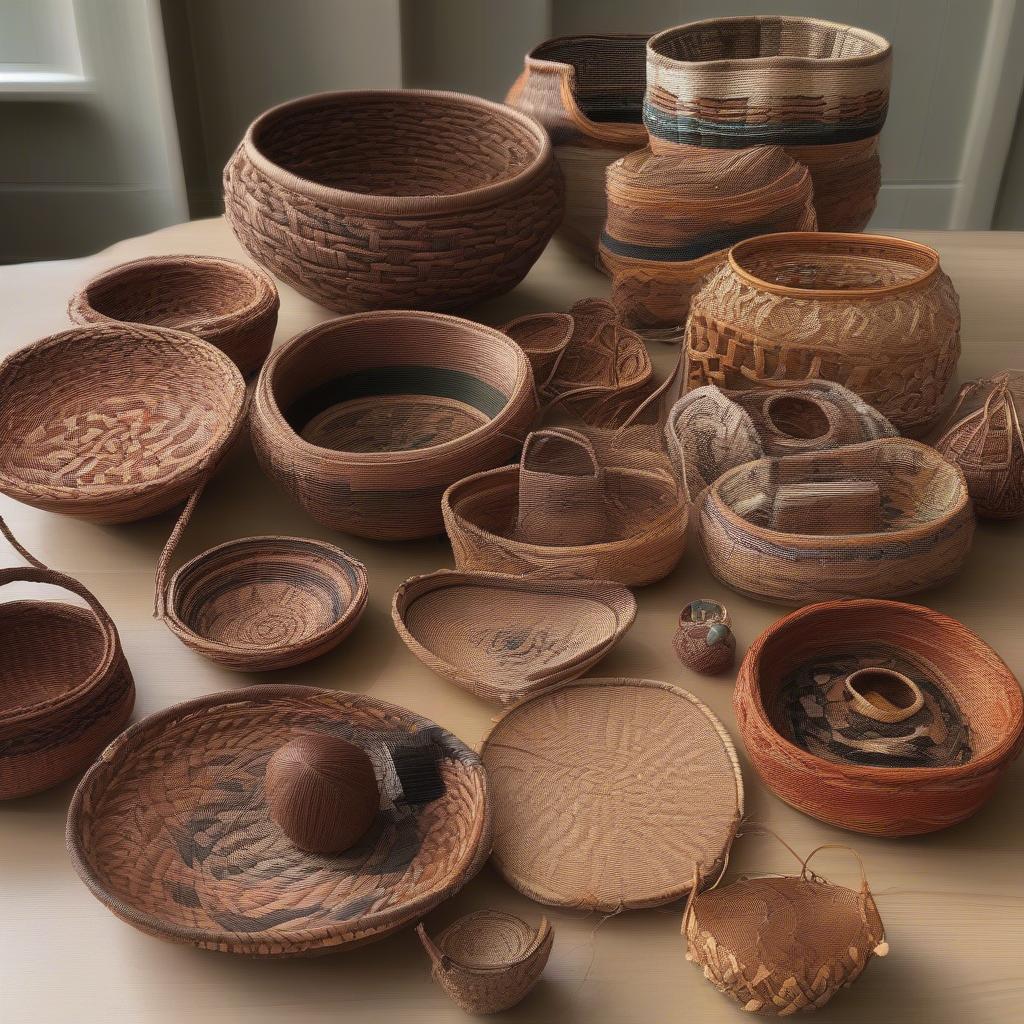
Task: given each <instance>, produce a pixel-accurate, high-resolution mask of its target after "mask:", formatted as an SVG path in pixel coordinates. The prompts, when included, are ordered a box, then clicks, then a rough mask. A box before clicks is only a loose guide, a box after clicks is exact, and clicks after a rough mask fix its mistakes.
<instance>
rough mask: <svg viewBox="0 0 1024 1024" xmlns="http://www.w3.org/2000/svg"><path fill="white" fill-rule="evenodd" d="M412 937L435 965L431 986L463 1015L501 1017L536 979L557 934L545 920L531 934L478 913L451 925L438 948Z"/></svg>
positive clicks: (493, 913) (518, 924)
mask: <svg viewBox="0 0 1024 1024" xmlns="http://www.w3.org/2000/svg"><path fill="white" fill-rule="evenodd" d="M416 933H417V934H418V935H419V937H420V941H421V942H422V943H423V948H424V949H425V950H426V951H427V954H428V955H429V957H430V960H431V963H432V964H433V976H434V981H436V982H437V983H438V985H440V986H441V988H443V989H444V991H445V994H446V995H447V996H448V998H449V999H451V1001H452V1002H453V1003H455V1005H456V1006H458V1007H459V1009H461V1010H465V1011H466V1013H474V1014H476V1013H500V1012H501V1011H502V1010H509V1009H511V1008H512V1007H513V1006H515V1005H517V1004H518V1003H520V1002H522V1000H523V999H525V998H526V996H527V995H528V994H529V992H530V990H531V989H532V988H533V986H534V985H536V984H537V982H538V981H539V980H540V976H541V974H543V973H544V968H545V967H546V966H547V962H548V957H549V956H550V955H551V946H552V943H553V942H554V941H555V933H554V930H553V929H552V927H551V925H549V924H548V919H547V918H546V917H542V918H541V919H540V927H539V928H538V929H537V930H536V931H534V929H533V928H531V927H530V926H529V925H528V924H527V923H526V922H525V921H522V920H520V919H519V918H518V917H515V916H514V915H512V914H505V913H502V912H501V911H498V910H478V911H476V912H475V913H473V914H467V915H466V916H465V917H460V918H459V920H458V921H456V922H455V923H454V924H452V925H449V926H448V927H447V928H446V929H445V930H444V931H443V932H442V933H441V934H440V935H439V936H438V937H437V941H436V943H435V942H434V941H433V940H431V938H430V936H429V935H427V930H426V929H425V928H424V927H423V925H422V924H420V925H418V926H417V927H416Z"/></svg>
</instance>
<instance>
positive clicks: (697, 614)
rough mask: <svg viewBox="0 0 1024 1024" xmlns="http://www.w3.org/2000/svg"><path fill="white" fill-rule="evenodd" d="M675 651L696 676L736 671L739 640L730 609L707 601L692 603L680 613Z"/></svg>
mask: <svg viewBox="0 0 1024 1024" xmlns="http://www.w3.org/2000/svg"><path fill="white" fill-rule="evenodd" d="M672 648H673V650H674V651H675V652H676V657H677V658H679V660H680V661H681V662H682V663H683V664H684V665H686V666H687V667H688V668H692V669H693V670H694V672H701V673H703V674H704V675H709V676H714V675H718V673H720V672H724V671H725V670H726V669H729V668H732V665H733V662H734V661H735V660H736V637H735V636H734V635H733V632H732V620H731V619H730V618H729V609H728V608H726V607H725V605H724V604H719V603H718V602H717V601H712V600H710V599H709V598H706V597H702V598H698V599H697V600H696V601H691V602H690V603H689V604H688V605H686V606H685V607H684V608H683V610H682V611H681V612H680V613H679V625H678V626H677V627H676V632H675V636H673V638H672Z"/></svg>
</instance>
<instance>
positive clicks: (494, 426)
mask: <svg viewBox="0 0 1024 1024" xmlns="http://www.w3.org/2000/svg"><path fill="white" fill-rule="evenodd" d="M389 320H390V321H394V322H395V324H396V326H399V325H401V324H402V323H403V322H415V321H417V320H430V321H433V322H435V323H437V324H440V325H447V326H449V327H451V328H455V329H458V330H461V331H468V332H469V333H475V334H477V336H478V337H479V338H481V339H487V340H489V341H493V342H496V343H497V344H499V345H501V346H504V347H505V348H506V349H507V350H508V351H509V352H510V353H511V354H512V356H513V357H514V358H515V360H516V379H515V381H514V382H513V384H512V386H511V388H510V391H511V394H510V395H509V396H508V399H507V401H506V402H505V404H504V405H503V406H502V407H501V409H500V410H499V411H498V413H497V414H496V415H495V416H494V417H492V418H490V419H488V420H487V422H486V423H481V424H480V426H478V427H474V428H473V429H472V430H469V431H467V432H466V433H465V434H460V435H459V436H458V437H454V438H451V439H450V440H448V441H443V442H442V443H441V444H434V445H429V446H427V447H425V448H407V449H399V450H398V451H371V452H347V451H341V450H339V449H337V448H323V447H321V446H320V445H316V444H313V443H312V442H310V441H307V440H306V439H305V438H304V437H302V435H301V434H299V433H298V432H297V431H296V430H294V429H293V428H292V426H291V424H289V422H288V420H287V419H286V418H285V416H284V413H283V412H282V411H281V408H280V406H279V405H278V403H277V395H276V387H275V381H274V380H273V378H274V377H275V376H276V374H277V373H278V372H279V370H280V367H281V365H282V363H286V361H287V360H289V359H291V358H293V357H295V356H297V355H300V354H301V353H303V352H305V351H306V349H307V348H309V347H311V346H313V345H316V344H318V343H320V342H322V341H324V340H325V338H329V337H330V335H331V334H333V333H334V332H340V333H344V331H345V330H346V329H347V328H348V327H349V326H351V325H354V324H357V323H363V322H371V323H372V322H374V321H377V322H387V321H389ZM431 357H432V353H429V352H425V353H424V358H425V359H428V360H429V359H431ZM527 385H529V387H530V388H531V390H533V391H534V392H536V388H535V386H534V381H533V370H532V368H531V366H530V360H529V358H528V356H527V355H526V353H525V352H524V351H523V349H522V348H520V346H519V345H517V344H516V343H515V342H514V341H513V340H512V339H511V338H510V337H509V336H508V335H507V334H503V333H502V332H501V331H499V330H498V329H497V328H495V327H488V326H487V325H486V324H479V323H476V322H475V321H473V320H466V319H464V318H462V317H458V316H452V315H450V314H448V313H435V312H429V311H427V310H414V309H372V310H364V311H362V312H360V313H348V314H346V315H344V316H339V317H334V318H333V319H330V320H324V321H322V322H321V323H319V324H315V325H314V326H313V327H310V328H307V329H306V330H304V331H300V332H299V333H298V334H296V335H295V336H294V337H292V338H290V339H289V340H288V341H287V342H285V344H284V345H282V346H280V347H279V348H277V349H275V350H274V351H273V352H271V354H270V356H269V358H268V359H267V361H266V362H265V363H264V364H263V368H262V370H261V371H260V375H259V379H258V381H257V382H256V390H255V395H256V397H257V403H254V404H258V405H259V406H260V407H261V409H262V412H261V415H262V416H264V417H265V418H266V419H267V420H269V424H268V426H269V428H270V430H271V431H272V433H273V434H275V435H276V436H277V437H278V438H285V439H287V441H288V443H289V444H291V445H294V446H295V447H296V448H298V450H299V451H300V452H303V453H306V454H309V455H312V456H314V457H316V458H319V459H322V460H323V461H325V462H328V463H335V464H337V463H344V464H347V465H351V466H380V465H383V466H387V467H388V468H389V469H394V468H396V467H401V466H405V465H415V464H417V463H421V462H424V461H430V460H432V459H434V458H435V457H444V456H447V455H450V454H453V453H455V454H457V453H459V452H461V451H462V450H463V449H464V448H472V447H474V446H475V444H476V442H477V441H478V440H479V439H480V438H481V437H483V436H486V435H489V434H492V433H495V432H497V431H499V430H500V428H501V427H502V426H504V424H505V423H506V422H507V421H508V420H510V419H512V418H513V417H514V416H516V415H517V414H518V409H517V399H518V398H519V396H520V394H521V392H522V391H523V389H524V388H525V387H526V386H527Z"/></svg>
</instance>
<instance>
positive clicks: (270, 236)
mask: <svg viewBox="0 0 1024 1024" xmlns="http://www.w3.org/2000/svg"><path fill="white" fill-rule="evenodd" d="M563 191H564V190H563V184H562V177H561V174H560V172H559V170H558V167H557V165H556V164H555V161H554V157H553V156H552V154H551V143H550V141H549V140H548V136H547V133H546V132H545V131H544V129H543V128H541V126H540V125H539V124H537V122H536V121H534V120H533V118H531V117H527V116H526V115H525V114H521V113H520V112H519V111H517V110H512V109H511V108H510V107H506V106H502V105H500V104H497V103H491V102H489V101H487V100H482V99H478V98H477V97H475V96H465V95H462V94H460V93H453V92H427V91H418V90H412V89H406V90H400V91H395V92H385V91H381V92H335V93H322V94H319V95H315V96H306V97H303V98H301V99H296V100H292V101H290V102H288V103H283V104H281V105H280V106H277V107H273V108H272V109H270V110H268V111H266V112H265V113H264V114H261V115H260V116H259V117H258V118H257V119H256V120H255V121H254V122H253V124H252V125H251V127H250V128H249V130H248V131H247V132H246V134H245V137H244V138H243V140H242V142H241V144H240V145H239V147H238V149H237V150H236V151H235V154H234V156H232V158H231V160H230V161H229V162H228V165H227V167H226V168H225V170H224V208H225V215H226V217H227V219H228V223H229V224H230V225H231V227H232V229H233V230H234V232H235V234H236V235H237V237H238V240H239V241H240V242H241V243H242V245H243V246H245V248H246V249H247V250H248V251H249V253H250V254H251V255H252V257H253V258H254V259H255V260H256V261H257V262H259V263H260V264H262V265H263V266H264V267H266V268H267V269H268V270H270V271H271V272H272V273H273V274H274V275H275V276H277V277H279V278H281V279H282V280H284V281H287V282H288V283H289V284H290V285H291V286H292V287H293V288H295V289H296V291H299V292H301V293H302V294H303V295H306V296H308V297H309V298H311V299H313V300H314V301H316V302H319V303H320V304H321V305H324V306H326V307H327V308H328V309H333V310H335V311H336V312H339V313H351V312H356V311H359V310H366V309H394V308H407V309H408V308H413V309H457V308H462V307H465V306H469V305H471V304H472V303H474V302H479V301H480V300H482V299H485V298H488V297H490V296H493V295H500V294H501V293H502V292H506V291H508V290H509V289H510V288H513V287H514V286H515V285H516V284H518V283H519V281H521V280H522V278H523V277H524V276H525V275H526V272H527V271H528V270H529V269H530V267H531V266H532V265H533V263H534V261H535V260H536V259H537V257H538V256H539V255H540V254H541V251H542V250H543V249H544V246H545V245H546V244H547V242H548V240H549V239H550V238H551V235H552V234H553V233H554V230H555V228H556V227H557V226H558V224H559V222H560V220H561V218H562V213H563Z"/></svg>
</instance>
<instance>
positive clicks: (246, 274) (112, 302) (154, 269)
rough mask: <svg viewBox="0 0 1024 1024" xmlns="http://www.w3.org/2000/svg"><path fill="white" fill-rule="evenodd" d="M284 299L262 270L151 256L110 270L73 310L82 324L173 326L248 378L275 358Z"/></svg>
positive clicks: (212, 260) (75, 300)
mask: <svg viewBox="0 0 1024 1024" xmlns="http://www.w3.org/2000/svg"><path fill="white" fill-rule="evenodd" d="M279 305H280V300H279V299H278V296H277V288H276V287H275V286H274V282H273V281H271V280H270V278H269V277H267V275H266V274H264V273H263V272H262V271H261V270H255V269H253V268H252V267H245V266H243V265H242V264H241V263H236V262H235V261H234V260H226V259H221V258H220V257H217V256H149V257H146V258H145V259H141V260H132V262H130V263H122V264H120V265H119V266H116V267H112V268H111V269H110V270H105V271H104V272H103V273H102V274H99V275H97V276H96V277H94V278H93V279H92V280H91V281H90V282H89V283H88V284H87V285H86V286H85V287H84V288H83V289H82V290H81V291H80V292H78V294H77V295H75V296H73V297H72V299H71V301H70V303H69V304H68V315H69V316H70V317H71V319H72V320H73V321H74V322H75V323H78V324H97V323H107V324H109V323H112V322H113V323H133V324H148V325H150V326H151V327H171V328H174V329H175V330H179V331H186V332H188V333H189V334H194V335H196V337H198V338H202V339H203V340H204V341H208V342H210V344H211V345H214V346H216V347H217V348H219V349H220V350H221V351H222V352H224V353H225V354H226V355H228V356H230V357H231V360H232V361H233V362H234V364H235V365H236V366H237V367H238V369H239V370H241V371H242V373H243V374H246V375H247V374H250V373H254V372H255V371H256V370H258V369H259V368H260V367H261V366H262V365H263V361H264V360H265V359H266V358H267V355H268V353H269V352H270V346H271V344H272V343H273V340H274V330H275V328H276V327H277V310H278V306H279Z"/></svg>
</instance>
